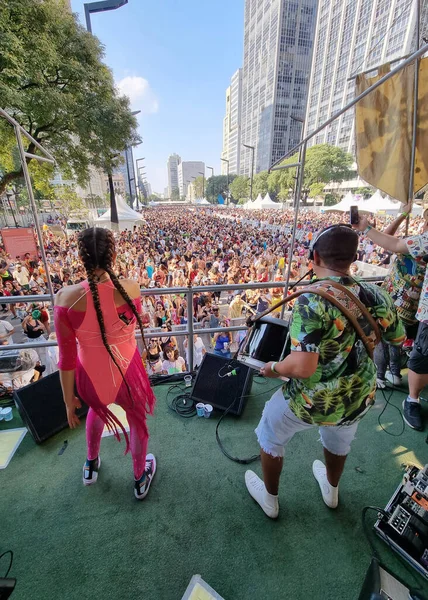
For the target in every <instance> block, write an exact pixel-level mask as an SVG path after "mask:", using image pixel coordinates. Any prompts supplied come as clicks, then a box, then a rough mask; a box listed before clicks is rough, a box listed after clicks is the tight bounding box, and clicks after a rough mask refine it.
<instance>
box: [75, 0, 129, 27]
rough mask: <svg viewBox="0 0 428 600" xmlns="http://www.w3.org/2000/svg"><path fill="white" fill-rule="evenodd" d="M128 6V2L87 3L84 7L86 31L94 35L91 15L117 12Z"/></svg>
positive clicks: (102, 1)
mask: <svg viewBox="0 0 428 600" xmlns="http://www.w3.org/2000/svg"><path fill="white" fill-rule="evenodd" d="M125 4H128V0H101V2H87V3H85V4H84V5H83V7H84V9H85V19H86V29H87V30H88V31H89V32H90V33H92V25H91V13H97V12H105V11H106V10H116V8H120V7H121V6H124V5H125Z"/></svg>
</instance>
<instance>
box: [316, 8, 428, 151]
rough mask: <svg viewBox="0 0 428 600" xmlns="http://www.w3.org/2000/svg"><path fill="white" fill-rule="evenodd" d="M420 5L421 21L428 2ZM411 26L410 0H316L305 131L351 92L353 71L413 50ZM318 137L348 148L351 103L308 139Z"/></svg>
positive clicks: (351, 133)
mask: <svg viewBox="0 0 428 600" xmlns="http://www.w3.org/2000/svg"><path fill="white" fill-rule="evenodd" d="M421 5H422V23H424V22H425V21H426V18H427V12H428V2H427V1H426V0H423V2H421ZM415 26H416V2H411V1H410V2H409V0H343V1H338V0H319V8H318V19H317V28H316V35H315V46H314V48H315V50H314V64H313V70H312V76H311V82H310V87H309V102H308V110H307V116H306V132H307V133H308V134H309V133H311V132H312V131H314V130H315V129H317V128H318V127H319V126H320V125H322V124H323V123H324V122H325V121H327V119H329V117H331V116H332V115H334V114H335V113H336V112H337V111H338V110H339V109H340V108H343V107H344V106H346V104H348V103H349V102H350V101H351V100H352V99H353V98H354V97H355V77H354V76H355V75H356V74H358V73H363V72H366V71H368V70H369V69H371V68H372V67H376V66H379V65H382V64H384V63H386V62H388V61H392V60H394V59H397V58H401V57H403V56H405V55H407V54H409V53H410V52H412V51H413V50H415V49H416V29H415ZM423 31H424V28H423V27H422V28H421V32H423ZM397 64H398V63H397ZM394 66H395V65H394ZM324 143H328V144H332V145H334V146H339V147H341V148H343V149H344V150H346V151H348V152H351V153H353V152H354V143H355V131H354V110H353V109H350V110H349V111H347V112H346V113H345V114H343V115H342V116H341V117H339V119H337V120H336V121H334V122H333V123H332V124H331V125H329V126H328V127H326V128H325V129H323V130H322V131H321V132H320V133H319V134H318V135H317V136H316V137H315V138H313V139H312V140H311V142H310V145H314V144H324Z"/></svg>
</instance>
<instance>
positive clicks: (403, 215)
mask: <svg viewBox="0 0 428 600" xmlns="http://www.w3.org/2000/svg"><path fill="white" fill-rule="evenodd" d="M401 216H402V217H408V216H409V213H406V212H402V213H401Z"/></svg>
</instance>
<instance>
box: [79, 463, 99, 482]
mask: <svg viewBox="0 0 428 600" xmlns="http://www.w3.org/2000/svg"><path fill="white" fill-rule="evenodd" d="M100 466H101V458H100V457H98V458H95V459H94V460H88V459H86V462H85V464H84V465H83V485H92V484H93V483H95V482H96V481H97V479H98V471H99V468H100Z"/></svg>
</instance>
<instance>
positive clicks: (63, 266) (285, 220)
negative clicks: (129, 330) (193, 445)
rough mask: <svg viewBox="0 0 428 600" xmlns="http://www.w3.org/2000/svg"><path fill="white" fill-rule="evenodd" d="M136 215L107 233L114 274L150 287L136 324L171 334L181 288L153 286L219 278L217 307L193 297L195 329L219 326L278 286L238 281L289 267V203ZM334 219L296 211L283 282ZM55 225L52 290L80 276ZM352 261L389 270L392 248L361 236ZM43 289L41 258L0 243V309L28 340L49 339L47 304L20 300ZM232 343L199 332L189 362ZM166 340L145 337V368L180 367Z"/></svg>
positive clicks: (255, 308) (275, 277)
mask: <svg viewBox="0 0 428 600" xmlns="http://www.w3.org/2000/svg"><path fill="white" fill-rule="evenodd" d="M144 219H145V221H144V222H143V223H142V224H141V225H139V226H138V227H135V228H134V230H133V231H128V230H127V231H124V232H121V233H117V234H116V235H115V237H116V240H115V241H116V245H117V261H116V269H117V275H118V277H119V279H131V280H133V281H135V282H136V283H137V284H138V285H139V286H140V289H151V290H153V294H150V295H144V296H143V301H142V309H143V314H142V322H143V326H144V328H146V329H151V328H154V329H157V330H158V331H159V330H160V331H161V332H162V334H164V333H165V334H166V335H167V336H168V335H169V336H170V335H171V331H172V328H173V327H174V326H176V325H183V324H186V323H187V321H188V306H187V299H186V296H185V294H184V293H177V294H168V295H166V294H161V293H159V292H158V291H157V290H158V288H164V287H174V288H176V287H181V288H183V287H188V286H189V285H191V286H193V287H194V286H205V285H215V284H224V283H226V284H231V285H236V286H237V287H236V290H235V291H234V292H233V293H230V294H227V295H225V294H224V295H223V296H224V297H223V299H222V303H223V305H220V293H219V292H215V291H214V292H213V291H210V292H203V291H202V292H199V293H195V294H194V298H193V307H192V314H193V319H194V321H195V322H198V323H200V324H201V326H202V327H210V328H213V327H223V326H224V327H226V326H227V325H229V323H230V320H231V319H236V318H239V317H242V316H246V315H247V314H248V313H256V312H262V311H264V310H266V309H267V308H269V307H270V306H271V305H272V304H274V303H275V302H277V301H278V300H280V298H281V296H282V293H283V289H282V288H281V287H280V286H277V287H272V288H269V289H259V290H247V291H246V292H244V291H242V290H241V291H240V290H239V285H240V284H243V283H257V282H268V281H273V282H275V281H282V280H283V279H284V275H285V273H286V271H287V270H288V267H289V262H288V261H289V254H290V243H291V239H292V227H293V219H294V212H293V211H292V210H285V211H282V212H280V213H278V211H269V210H268V211H266V210H264V211H253V212H251V214H249V213H245V212H243V211H242V210H238V209H229V210H226V211H225V210H224V209H223V210H219V209H217V210H216V209H211V208H209V209H201V208H197V209H195V208H189V207H186V208H185V207H179V208H176V207H174V208H166V207H163V208H162V209H150V210H147V211H145V212H144ZM342 220H343V215H341V214H339V213H331V212H330V213H320V212H315V211H313V210H310V209H303V210H301V212H300V213H299V216H298V221H297V230H296V237H295V245H294V248H293V249H292V251H291V271H290V273H291V280H294V281H295V280H297V279H300V278H301V277H303V276H304V275H305V274H306V273H308V271H309V270H310V269H311V267H312V264H311V261H310V259H309V246H310V243H311V240H312V238H313V236H314V235H315V233H316V232H317V231H318V230H320V229H323V228H324V227H326V226H327V225H332V224H335V223H339V222H341V221H342ZM392 220H393V217H388V216H381V217H377V226H378V227H379V228H380V229H382V228H385V227H386V226H387V225H388V223H390V222H391V221H392ZM52 223H54V224H55V225H58V221H57V220H55V219H52ZM422 223H423V220H422V219H414V220H412V222H411V226H410V233H411V234H414V233H417V232H418V231H419V229H420V227H421V224H422ZM63 228H64V235H58V233H57V232H56V231H57V227H56V228H55V232H53V231H51V230H50V228H49V225H48V226H47V227H44V232H43V236H44V249H45V252H46V257H47V262H48V266H49V271H50V277H51V282H52V287H53V290H54V292H58V291H59V290H60V289H61V288H63V287H66V286H70V285H73V284H76V283H79V282H82V281H84V280H85V278H86V274H85V270H84V266H83V264H82V261H81V259H80V258H79V253H78V243H77V236H76V234H73V235H70V236H66V234H65V224H64V223H63ZM357 258H358V260H359V261H360V262H361V263H368V264H372V265H378V266H384V267H388V265H389V263H390V258H391V254H390V253H389V252H387V251H382V249H380V248H378V247H375V246H374V244H373V243H372V242H371V241H370V239H369V238H368V237H364V236H362V237H361V239H360V243H359V246H358V251H357ZM352 269H353V273H354V274H359V273H358V267H357V266H356V265H353V267H352ZM307 278H309V275H308V276H307ZM48 291H49V290H48V285H47V277H46V271H45V268H44V264H43V262H42V260H40V257H39V259H37V258H35V257H32V256H30V254H29V253H27V254H26V255H25V256H24V257H21V258H20V257H15V258H14V257H12V256H10V255H8V254H7V253H6V251H5V248H4V247H3V246H1V247H0V295H1V296H6V297H7V296H14V297H16V303H12V304H10V303H8V304H7V305H6V304H2V311H3V313H7V312H8V311H9V310H10V312H11V315H10V317H11V320H16V321H20V322H21V324H22V329H23V331H24V334H25V336H26V338H27V339H28V340H32V339H38V338H39V337H41V336H42V335H45V337H47V336H50V335H51V336H52V338H53V337H54V335H55V334H54V333H52V332H51V326H50V322H51V315H50V311H49V303H46V304H45V303H43V302H40V303H37V302H35V303H31V304H29V303H26V302H25V301H24V299H23V298H21V297H22V296H25V295H30V294H31V295H39V294H46V293H47V292H48ZM6 322H7V321H5V323H6ZM5 327H7V326H5ZM223 337H224V338H225V339H223ZM226 337H227V338H228V339H226ZM172 339H173V340H174V342H175V343H173V344H168V345H169V346H171V347H172V349H173V350H174V352H175V353H176V354H177V352H178V351H179V350H180V354H183V355H184V358H185V359H186V362H187V347H185V346H183V344H182V343H180V344H177V342H176V340H175V338H172ZM11 341H12V338H11V336H10V335H5V337H4V338H3V341H1V343H3V344H6V343H10V342H11ZM232 343H233V339H232V337H231V336H230V334H224V335H223V336H211V338H206V337H205V338H204V339H203V340H202V339H201V338H198V340H196V341H195V346H194V350H195V352H196V351H197V352H198V356H199V360H198V364H199V363H200V361H201V360H202V354H201V348H200V347H201V346H202V349H203V352H205V351H206V349H207V347H208V346H210V347H209V348H208V349H210V350H212V351H214V352H216V353H221V354H223V355H225V356H229V355H230V348H231V345H232ZM165 345H166V344H165V343H164V342H162V340H161V339H160V338H153V339H152V340H150V345H149V349H150V351H151V350H153V352H152V354H153V356H154V357H155V358H156V360H154V359H153V357H150V356H149V355H148V356H146V357H145V359H147V362H146V366H147V369H148V372H149V373H150V374H153V373H164V372H165V371H166V372H171V371H173V370H178V369H180V370H181V369H183V368H185V366H183V365H182V364H181V360H183V358H182V356H181V355H179V356H178V357H177V359H178V358H179V359H181V360H180V361H179V363H180V364H179V365H178V363H177V361H175V362H174V365H173V366H171V364H166V363H167V362H168V359H167V357H166V354H165V352H164V349H165ZM158 350H159V351H158ZM149 354H150V353H149ZM169 362H171V361H169ZM184 362H185V361H184V360H183V364H184ZM164 363H165V364H164ZM187 366H189V365H187ZM194 366H195V365H194ZM196 366H197V365H196Z"/></svg>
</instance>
